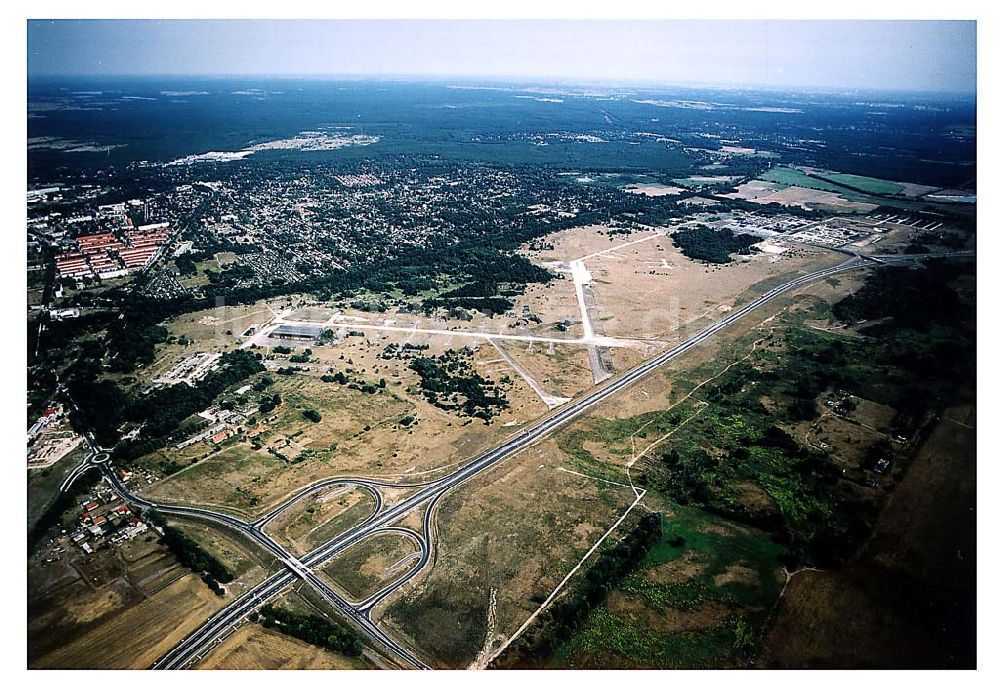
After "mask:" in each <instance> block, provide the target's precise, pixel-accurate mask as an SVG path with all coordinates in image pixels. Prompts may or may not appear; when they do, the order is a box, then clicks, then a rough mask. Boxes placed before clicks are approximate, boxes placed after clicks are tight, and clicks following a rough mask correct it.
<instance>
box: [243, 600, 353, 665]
mask: <svg viewBox="0 0 1000 690" xmlns="http://www.w3.org/2000/svg"><path fill="white" fill-rule="evenodd" d="M250 620H252V621H258V620H259V621H260V624H261V625H263V626H264V627H265V628H274V629H276V630H280V631H281V632H283V633H285V634H286V635H290V636H292V637H295V638H297V639H300V640H302V641H303V642H308V643H309V644H312V645H316V646H317V647H322V648H323V649H328V650H330V651H331V652H340V653H341V654H347V655H348V656H360V655H361V652H363V651H364V644H363V642H362V641H361V637H359V636H358V634H357V633H355V632H354V631H353V630H351V629H350V628H347V627H344V626H341V625H337V624H336V623H333V622H332V621H329V620H327V619H326V618H322V617H320V616H316V615H313V614H308V613H298V612H296V611H292V610H290V609H286V608H281V607H277V606H273V605H272V604H264V605H263V606H261V607H260V611H259V612H255V613H252V614H250Z"/></svg>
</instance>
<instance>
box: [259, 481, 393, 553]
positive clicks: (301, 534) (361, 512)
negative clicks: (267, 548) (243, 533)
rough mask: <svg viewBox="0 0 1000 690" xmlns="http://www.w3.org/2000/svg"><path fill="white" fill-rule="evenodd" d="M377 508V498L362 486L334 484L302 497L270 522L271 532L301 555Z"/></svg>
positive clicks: (358, 521) (357, 522)
mask: <svg viewBox="0 0 1000 690" xmlns="http://www.w3.org/2000/svg"><path fill="white" fill-rule="evenodd" d="M374 510H375V499H373V498H372V496H371V494H370V493H368V492H367V491H364V490H362V489H352V488H350V487H333V488H331V489H329V490H327V491H324V492H322V493H319V494H316V495H313V496H310V497H309V498H307V499H305V500H303V501H300V502H299V503H297V504H296V505H295V506H293V507H292V508H290V509H289V510H288V511H286V512H285V513H283V514H282V515H280V516H278V517H277V518H276V519H275V520H274V521H273V522H271V524H270V525H268V526H267V532H268V534H270V535H272V536H273V537H274V538H275V539H276V540H277V541H279V542H281V543H282V544H284V545H285V546H287V547H288V548H289V549H291V550H292V552H293V553H295V554H297V555H302V554H305V553H308V552H309V551H312V550H313V549H314V548H316V547H317V546H319V545H321V544H323V543H325V542H327V541H329V540H330V539H332V538H333V537H335V536H337V535H338V534H340V533H341V532H343V531H345V530H347V529H350V528H351V527H353V526H354V525H357V524H360V523H361V522H362V521H364V520H365V519H366V518H367V517H369V516H370V515H371V514H372V512H374Z"/></svg>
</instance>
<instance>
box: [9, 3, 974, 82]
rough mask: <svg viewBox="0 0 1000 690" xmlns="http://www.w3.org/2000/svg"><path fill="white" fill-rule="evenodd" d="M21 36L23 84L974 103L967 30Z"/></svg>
mask: <svg viewBox="0 0 1000 690" xmlns="http://www.w3.org/2000/svg"><path fill="white" fill-rule="evenodd" d="M27 28H28V77H29V79H31V78H52V77H66V78H83V77H90V78H96V77H103V78H125V77H160V78H227V77H228V78H275V79H283V78H310V79H345V80H351V79H385V80H399V79H413V80H429V81H437V80H448V79H459V80H480V81H484V82H491V81H500V80H508V81H509V80H516V81H522V82H525V83H552V82H563V83H576V84H581V85H582V84H601V85H606V86H614V85H621V86H688V87H691V86H702V87H710V88H721V89H726V88H746V89H761V90H768V89H804V90H817V91H823V90H839V91H844V90H848V91H904V92H925V93H942V94H971V93H975V91H976V23H975V22H972V21H940V22H938V21H922V22H918V21H778V22H775V21H687V20H686V21H660V20H650V21H641V22H637V21H480V20H477V21H450V20H449V21H437V20H413V21H410V20H405V21H404V20H392V21H362V20H169V21H156V20H51V21H50V20H29V21H28V27H27ZM719 46H724V47H722V48H720V47H719Z"/></svg>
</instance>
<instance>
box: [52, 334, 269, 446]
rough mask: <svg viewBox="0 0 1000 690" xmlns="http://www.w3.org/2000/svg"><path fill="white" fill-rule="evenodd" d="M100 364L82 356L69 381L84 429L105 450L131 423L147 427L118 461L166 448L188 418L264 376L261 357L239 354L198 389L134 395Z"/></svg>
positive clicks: (224, 362) (230, 354)
mask: <svg viewBox="0 0 1000 690" xmlns="http://www.w3.org/2000/svg"><path fill="white" fill-rule="evenodd" d="M92 345H94V344H92ZM95 354H96V353H95ZM98 362H99V357H98V358H96V359H95V358H91V357H87V356H82V357H81V358H80V361H79V362H78V365H77V367H76V368H75V370H74V371H73V373H72V375H71V376H70V378H69V379H68V380H67V387H68V390H69V393H70V395H71V396H72V398H73V401H74V402H75V403H76V405H77V407H78V410H76V411H75V412H74V413H73V414H74V416H75V417H76V418H77V421H78V422H79V423H80V425H81V426H78V428H86V429H90V430H91V431H92V432H93V433H94V437H95V438H96V439H97V441H98V443H100V444H101V445H102V446H114V445H115V444H116V443H117V442H118V440H119V433H118V429H119V428H120V427H121V426H122V425H123V424H125V423H126V422H134V423H137V424H144V425H145V426H144V427H143V434H142V440H133V441H127V442H125V443H123V444H121V445H119V446H118V448H116V449H115V456H116V457H118V458H122V459H132V458H135V457H138V456H140V455H144V454H145V453H148V452H151V451H153V450H155V449H156V448H159V447H161V446H162V445H163V443H164V441H165V440H166V439H167V437H169V436H170V435H171V434H172V433H173V432H174V431H176V429H177V427H178V425H179V424H180V423H181V422H182V421H183V420H184V419H186V418H187V417H190V416H191V415H192V414H195V413H196V412H199V411H201V410H203V409H205V408H206V407H208V406H209V405H211V404H212V402H213V401H214V400H215V399H216V398H217V397H218V396H219V395H220V394H221V393H222V392H223V391H224V390H226V388H228V387H230V386H232V385H235V384H237V383H240V382H241V381H243V380H245V379H247V378H249V377H250V376H253V375H254V374H256V373H258V372H261V371H264V365H262V364H261V363H260V361H259V360H258V359H257V356H255V355H253V354H250V353H249V352H247V351H245V350H235V351H233V352H227V353H226V354H224V355H223V356H222V359H221V360H220V365H221V366H220V368H219V369H218V370H216V371H213V372H211V373H210V374H209V375H208V376H206V377H205V378H204V379H202V381H201V382H199V383H198V385H196V386H194V387H191V386H188V385H186V384H177V385H174V386H169V387H166V388H159V389H156V390H154V391H152V392H151V393H149V394H147V395H144V396H133V395H130V394H127V393H126V392H124V391H123V390H122V389H121V388H119V387H118V385H117V384H115V383H114V382H112V381H109V380H107V379H99V378H98V376H99V375H100V365H99V364H98Z"/></svg>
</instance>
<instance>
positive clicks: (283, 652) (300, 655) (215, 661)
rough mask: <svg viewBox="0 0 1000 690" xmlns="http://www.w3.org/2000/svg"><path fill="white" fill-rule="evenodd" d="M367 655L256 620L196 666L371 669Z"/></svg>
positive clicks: (242, 668)
mask: <svg viewBox="0 0 1000 690" xmlns="http://www.w3.org/2000/svg"><path fill="white" fill-rule="evenodd" d="M371 667H372V666H371V664H370V663H369V662H368V661H367V660H365V659H364V658H358V657H349V656H344V655H343V654H337V653H335V652H329V651H327V650H325V649H320V648H319V647H314V646H313V645H311V644H307V643H305V642H302V641H301V640H297V639H295V638H294V637H289V636H287V635H282V634H281V633H279V632H276V631H274V630H268V629H266V628H264V627H262V626H260V625H256V624H253V623H250V624H246V625H244V626H243V627H242V628H240V629H239V630H237V631H236V632H235V633H234V634H233V635H231V636H230V637H229V638H227V639H226V640H224V641H223V642H222V644H220V645H219V646H218V647H216V648H215V649H213V650H212V651H211V652H210V653H209V654H208V656H206V657H205V658H204V659H203V660H201V661H200V662H198V663H197V664H195V665H194V666H193V668H195V669H213V670H219V669H223V670H249V671H256V670H268V671H274V670H323V671H327V670H335V669H336V670H340V669H351V670H357V669H367V668H371Z"/></svg>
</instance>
